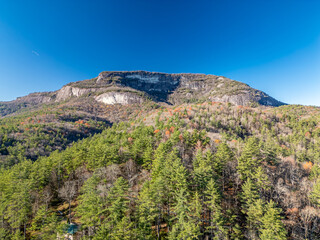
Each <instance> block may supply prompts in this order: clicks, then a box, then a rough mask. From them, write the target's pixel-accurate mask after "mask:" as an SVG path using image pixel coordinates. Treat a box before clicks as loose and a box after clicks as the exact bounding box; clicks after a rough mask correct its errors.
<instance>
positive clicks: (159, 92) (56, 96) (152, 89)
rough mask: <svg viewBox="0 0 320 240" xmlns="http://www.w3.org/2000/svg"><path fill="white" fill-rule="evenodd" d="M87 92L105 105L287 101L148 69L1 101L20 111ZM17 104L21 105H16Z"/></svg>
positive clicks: (207, 78) (230, 83)
mask: <svg viewBox="0 0 320 240" xmlns="http://www.w3.org/2000/svg"><path fill="white" fill-rule="evenodd" d="M120 92H121V93H120ZM85 95H88V96H89V95H92V96H93V97H94V99H95V100H96V101H99V102H104V103H105V104H116V103H119V104H131V103H142V102H143V101H144V100H145V99H146V98H145V97H149V98H151V99H153V100H154V101H156V102H159V103H161V102H166V103H168V104H181V103H186V102H197V101H205V100H210V101H220V102H230V103H233V104H236V105H249V104H252V103H258V104H261V105H266V106H280V105H283V104H284V103H282V102H280V101H277V100H276V99H274V98H272V97H270V96H269V95H267V94H266V93H264V92H262V91H259V90H256V89H253V88H251V87H250V86H249V85H247V84H244V83H241V82H237V81H234V80H231V79H228V78H225V77H222V76H215V75H205V74H189V73H181V74H167V73H158V72H146V71H118V72H117V71H111V72H102V73H100V74H99V76H98V77H97V78H93V79H90V80H84V81H78V82H73V83H69V84H67V85H66V86H64V87H62V88H61V89H60V90H58V91H55V92H45V93H32V94H29V95H28V96H25V97H21V98H18V99H17V100H15V101H11V102H6V103H0V104H1V105H2V106H4V108H6V106H8V107H9V108H11V110H10V111H6V112H10V113H12V112H15V111H17V110H16V109H21V108H25V107H29V106H34V105H38V104H42V103H50V102H59V101H65V100H68V99H72V98H78V97H81V96H85ZM142 96H144V97H142ZM17 105H19V106H18V107H16V106H17ZM2 115H3V114H2Z"/></svg>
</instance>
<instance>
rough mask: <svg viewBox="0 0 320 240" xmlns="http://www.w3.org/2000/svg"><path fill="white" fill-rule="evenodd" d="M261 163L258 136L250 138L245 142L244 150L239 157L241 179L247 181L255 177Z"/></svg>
mask: <svg viewBox="0 0 320 240" xmlns="http://www.w3.org/2000/svg"><path fill="white" fill-rule="evenodd" d="M260 163H261V155H260V149H259V143H258V140H257V139H256V138H249V139H248V140H247V142H246V144H245V147H244V150H243V152H242V154H241V156H240V158H239V159H238V172H239V174H240V179H241V180H243V181H245V180H247V179H248V178H251V179H252V178H253V176H254V174H255V171H254V169H255V168H256V167H258V166H259V165H260Z"/></svg>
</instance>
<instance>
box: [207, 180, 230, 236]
mask: <svg viewBox="0 0 320 240" xmlns="http://www.w3.org/2000/svg"><path fill="white" fill-rule="evenodd" d="M205 194H206V199H207V200H206V202H205V203H206V205H207V207H208V209H209V211H210V212H209V216H210V219H209V226H208V227H207V232H208V233H209V235H210V239H227V231H226V229H225V227H224V225H225V219H224V216H223V212H222V208H221V194H220V193H219V190H218V187H217V184H216V183H215V181H214V180H213V179H211V180H210V181H209V183H208V186H207V190H206V192H205Z"/></svg>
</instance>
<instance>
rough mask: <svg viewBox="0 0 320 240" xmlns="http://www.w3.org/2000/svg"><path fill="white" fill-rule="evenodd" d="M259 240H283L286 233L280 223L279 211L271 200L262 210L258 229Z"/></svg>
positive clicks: (285, 237)
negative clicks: (262, 213)
mask: <svg viewBox="0 0 320 240" xmlns="http://www.w3.org/2000/svg"><path fill="white" fill-rule="evenodd" d="M260 239H261V240H285V239H287V232H286V230H285V228H284V225H283V223H282V222H281V216H280V211H279V209H278V208H277V207H276V205H275V203H274V202H273V201H272V200H271V201H270V202H268V204H267V205H266V207H265V209H264V215H263V217H262V218H261V228H260Z"/></svg>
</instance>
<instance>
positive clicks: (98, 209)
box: [0, 71, 320, 240]
mask: <svg viewBox="0 0 320 240" xmlns="http://www.w3.org/2000/svg"><path fill="white" fill-rule="evenodd" d="M0 109H1V114H2V117H1V118H0V223H1V224H0V239H5V240H9V239H28V240H29V239H56V238H57V236H60V237H61V236H65V237H71V235H72V237H73V239H76V240H80V239H150V240H151V239H199V240H206V239H230V240H233V239H248V240H251V239H257V240H258V239H261V240H269V239H278V240H285V239H297V240H304V239H310V240H311V239H320V228H319V226H320V151H319V149H320V108H318V107H310V106H300V105H287V104H283V103H281V102H279V101H277V100H275V99H273V98H272V97H270V96H268V95H266V94H265V93H263V92H261V91H259V90H255V89H252V88H250V87H249V86H248V85H246V84H243V83H239V82H236V81H233V80H230V79H227V78H224V77H218V76H213V75H204V74H164V73H150V72H144V71H133V72H102V73H101V74H99V76H98V77H97V78H94V79H91V80H85V81H79V82H74V83H69V84H67V85H66V86H64V87H62V88H61V89H60V90H58V91H55V92H46V93H33V94H30V95H28V96H25V97H21V98H18V99H17V100H15V101H11V102H3V103H1V108H0Z"/></svg>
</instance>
